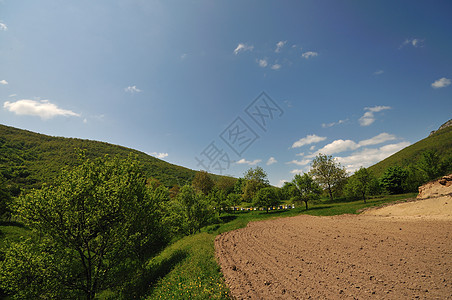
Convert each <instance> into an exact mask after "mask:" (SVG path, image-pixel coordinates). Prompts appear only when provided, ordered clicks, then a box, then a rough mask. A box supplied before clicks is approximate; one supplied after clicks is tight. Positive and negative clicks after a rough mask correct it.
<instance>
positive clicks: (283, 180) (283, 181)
mask: <svg viewBox="0 0 452 300" xmlns="http://www.w3.org/2000/svg"><path fill="white" fill-rule="evenodd" d="M285 182H288V181H287V180H285V179H281V180H279V182H278V184H277V185H276V186H277V187H282V186H283V185H284V183H285Z"/></svg>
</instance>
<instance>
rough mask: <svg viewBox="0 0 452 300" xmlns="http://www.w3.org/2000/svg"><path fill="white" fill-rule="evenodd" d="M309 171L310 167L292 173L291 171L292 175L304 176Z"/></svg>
mask: <svg viewBox="0 0 452 300" xmlns="http://www.w3.org/2000/svg"><path fill="white" fill-rule="evenodd" d="M308 171H309V166H306V167H304V168H302V169H294V170H292V171H290V173H291V174H303V173H306V172H308Z"/></svg>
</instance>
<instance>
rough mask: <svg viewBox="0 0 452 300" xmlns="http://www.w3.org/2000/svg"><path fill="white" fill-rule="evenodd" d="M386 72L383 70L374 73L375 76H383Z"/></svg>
mask: <svg viewBox="0 0 452 300" xmlns="http://www.w3.org/2000/svg"><path fill="white" fill-rule="evenodd" d="M384 72H385V71H383V70H378V71H375V72H374V75H381V74H383V73H384Z"/></svg>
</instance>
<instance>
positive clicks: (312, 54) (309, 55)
mask: <svg viewBox="0 0 452 300" xmlns="http://www.w3.org/2000/svg"><path fill="white" fill-rule="evenodd" d="M317 55H319V54H318V53H317V52H314V51H307V52H305V53H303V54H302V55H301V56H303V57H304V58H306V59H308V58H311V57H316V56H317Z"/></svg>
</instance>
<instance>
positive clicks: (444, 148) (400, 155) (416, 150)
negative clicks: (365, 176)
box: [369, 126, 452, 177]
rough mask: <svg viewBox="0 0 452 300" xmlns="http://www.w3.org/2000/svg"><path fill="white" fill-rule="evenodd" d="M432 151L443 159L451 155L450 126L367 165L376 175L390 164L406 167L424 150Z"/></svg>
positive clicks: (451, 134) (451, 139)
mask: <svg viewBox="0 0 452 300" xmlns="http://www.w3.org/2000/svg"><path fill="white" fill-rule="evenodd" d="M427 150H428V151H433V152H434V153H436V154H438V156H439V157H440V158H441V160H443V161H445V160H447V159H450V157H451V156H452V126H448V127H445V128H442V129H439V130H437V131H435V132H432V134H431V135H430V136H428V137H426V138H425V139H423V140H420V141H419V142H417V143H414V144H413V145H411V146H408V147H406V148H404V149H402V150H400V151H399V152H397V153H395V154H393V155H391V156H390V157H388V158H386V159H384V160H382V161H381V162H379V163H377V164H375V165H373V166H371V167H369V169H370V170H371V171H372V172H373V173H374V174H375V175H376V176H377V177H379V176H381V175H382V174H383V173H384V172H385V170H386V169H387V168H389V167H392V166H400V167H407V166H411V165H415V164H416V163H417V162H418V161H419V160H420V159H421V157H422V154H423V153H424V152H425V151H427Z"/></svg>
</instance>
